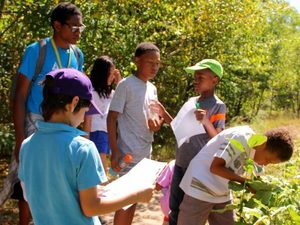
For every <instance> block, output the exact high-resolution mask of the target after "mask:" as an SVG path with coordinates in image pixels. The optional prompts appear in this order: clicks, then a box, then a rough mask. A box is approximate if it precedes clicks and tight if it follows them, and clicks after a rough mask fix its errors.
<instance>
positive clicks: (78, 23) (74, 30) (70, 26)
mask: <svg viewBox="0 0 300 225" xmlns="http://www.w3.org/2000/svg"><path fill="white" fill-rule="evenodd" d="M54 27H55V32H56V34H57V35H59V36H60V38H61V39H62V40H64V41H65V42H68V43H71V44H76V43H77V41H78V40H79V39H80V36H81V32H80V29H79V28H82V27H84V25H83V23H82V17H81V16H80V15H74V16H71V17H70V18H69V19H68V20H67V21H66V22H65V23H64V24H62V23H60V22H58V21H55V23H54Z"/></svg>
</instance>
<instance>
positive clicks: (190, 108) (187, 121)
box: [171, 97, 206, 147]
mask: <svg viewBox="0 0 300 225" xmlns="http://www.w3.org/2000/svg"><path fill="white" fill-rule="evenodd" d="M197 98H198V97H193V98H190V99H189V100H188V101H187V102H186V103H185V104H184V105H183V106H182V107H181V109H180V111H179V112H178V114H177V116H176V117H175V118H174V119H173V121H172V122H171V127H172V129H173V132H174V134H175V137H176V141H177V145H178V147H180V146H181V145H182V144H183V143H184V142H186V141H187V140H188V139H189V138H190V137H192V136H194V135H197V134H203V133H206V132H205V129H204V127H203V125H202V124H201V123H200V122H199V121H198V120H197V119H196V116H195V114H194V112H195V110H196V102H197Z"/></svg>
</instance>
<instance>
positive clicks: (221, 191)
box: [180, 126, 255, 203]
mask: <svg viewBox="0 0 300 225" xmlns="http://www.w3.org/2000/svg"><path fill="white" fill-rule="evenodd" d="M253 134H254V132H253V130H252V129H251V128H250V127H248V126H239V127H233V128H229V129H226V130H224V131H222V132H221V133H219V134H218V135H217V136H215V137H214V138H212V139H211V140H210V141H209V142H208V143H207V144H206V145H205V146H204V147H203V148H202V149H201V151H200V152H199V153H198V154H197V155H196V156H195V157H194V158H193V160H192V161H191V163H190V164H189V167H188V168H187V171H186V173H185V175H184V177H183V179H182V181H181V183H180V187H181V189H182V190H183V191H184V192H185V194H187V195H189V196H191V197H193V198H196V199H199V200H202V201H206V202H212V203H222V202H226V201H229V200H231V199H232V196H231V193H230V190H229V188H228V182H229V180H227V179H225V178H223V177H220V176H218V175H215V174H213V173H211V172H210V166H211V163H212V161H213V159H214V157H218V158H222V159H224V160H225V161H226V167H227V168H229V169H231V170H232V171H233V172H234V173H236V174H239V175H242V174H243V173H244V169H243V166H244V164H245V162H246V160H247V159H248V158H253V157H254V154H255V150H254V149H250V148H249V146H248V144H247V141H248V139H249V138H250V137H251V136H252V135H253ZM229 139H235V140H237V141H239V142H240V143H241V144H242V145H243V146H244V148H245V152H242V151H240V150H239V149H237V148H236V147H235V146H234V145H232V144H231V143H230V142H229Z"/></svg>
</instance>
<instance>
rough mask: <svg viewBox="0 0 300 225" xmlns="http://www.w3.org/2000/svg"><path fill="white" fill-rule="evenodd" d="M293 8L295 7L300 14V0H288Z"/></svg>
mask: <svg viewBox="0 0 300 225" xmlns="http://www.w3.org/2000/svg"><path fill="white" fill-rule="evenodd" d="M286 1H287V2H289V3H290V5H291V6H293V7H295V8H296V9H297V10H298V12H300V0H286Z"/></svg>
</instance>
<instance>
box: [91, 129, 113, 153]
mask: <svg viewBox="0 0 300 225" xmlns="http://www.w3.org/2000/svg"><path fill="white" fill-rule="evenodd" d="M90 140H91V141H93V142H94V143H95V145H96V147H97V149H98V152H99V153H104V154H110V149H109V143H108V135H107V133H106V132H105V131H94V132H91V133H90Z"/></svg>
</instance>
